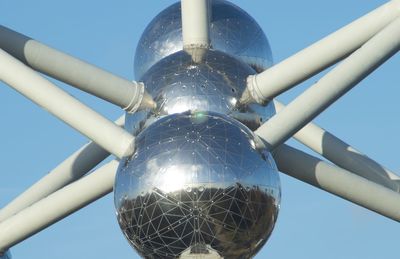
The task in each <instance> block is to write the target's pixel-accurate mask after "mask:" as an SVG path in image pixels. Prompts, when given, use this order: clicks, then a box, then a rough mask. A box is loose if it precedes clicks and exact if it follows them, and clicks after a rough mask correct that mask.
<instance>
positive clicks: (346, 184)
mask: <svg viewBox="0 0 400 259" xmlns="http://www.w3.org/2000/svg"><path fill="white" fill-rule="evenodd" d="M274 158H275V161H276V163H277V165H278V169H279V171H281V172H282V173H285V174H288V175H290V176H292V177H294V178H297V179H299V180H300V181H303V182H306V183H308V184H311V185H313V186H315V187H317V188H320V189H322V190H324V191H327V192H330V193H332V194H334V195H336V196H339V197H341V198H343V199H346V200H348V201H351V202H353V203H355V204H358V205H360V206H362V207H364V208H366V209H369V210H372V211H375V212H376V213H379V214H381V215H383V216H385V217H388V218H391V219H393V220H395V221H399V222H400V194H399V193H397V192H394V191H392V190H390V189H388V188H385V187H383V186H381V185H379V184H376V183H373V182H371V181H368V180H366V179H365V178H363V177H360V176H357V175H355V174H352V173H351V172H349V171H346V170H344V169H342V168H339V167H336V166H334V165H331V164H328V163H326V162H324V161H322V160H320V159H317V158H315V157H313V156H310V155H308V154H306V153H304V152H302V151H300V150H297V149H294V148H291V147H289V146H287V145H281V146H279V147H277V148H276V150H275V151H274Z"/></svg>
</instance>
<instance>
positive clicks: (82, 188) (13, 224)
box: [0, 160, 118, 251]
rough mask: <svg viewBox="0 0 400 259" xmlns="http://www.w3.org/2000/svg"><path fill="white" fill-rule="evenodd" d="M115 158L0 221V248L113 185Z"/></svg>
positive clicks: (107, 190)
mask: <svg viewBox="0 0 400 259" xmlns="http://www.w3.org/2000/svg"><path fill="white" fill-rule="evenodd" d="M117 168H118V162H117V161H115V160H114V161H112V162H110V163H108V164H106V165H104V166H103V167H101V168H99V169H97V170H96V171H95V172H93V173H92V174H90V175H88V176H86V177H84V178H82V179H80V180H78V181H76V182H74V183H72V184H70V185H67V186H66V187H64V188H63V189H61V190H59V191H57V192H55V193H53V194H51V195H50V196H48V197H46V198H44V199H42V200H40V201H39V202H37V203H35V204H33V205H32V206H30V207H28V208H26V209H24V210H22V211H21V212H19V213H17V214H16V215H14V216H12V217H11V218H8V219H7V220H5V221H3V222H1V223H0V251H5V250H6V249H8V248H10V247H11V246H13V245H15V244H17V243H19V242H21V241H23V240H25V239H27V238H28V237H30V236H32V235H34V234H36V233H37V232H39V231H41V230H43V229H45V228H46V227H48V226H50V225H52V224H54V223H55V222H57V221H59V220H61V219H63V218H65V217H67V216H68V215H70V214H72V213H74V212H75V211H77V210H79V209H81V208H83V207H85V206H86V205H88V204H90V203H91V202H93V201H95V200H97V199H99V198H101V197H103V196H104V195H106V194H108V193H110V192H111V191H112V189H113V184H114V178H115V174H116V171H117Z"/></svg>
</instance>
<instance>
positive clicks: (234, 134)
mask: <svg viewBox="0 0 400 259" xmlns="http://www.w3.org/2000/svg"><path fill="white" fill-rule="evenodd" d="M114 194H115V196H114V202H115V206H116V210H117V217H118V222H119V224H120V227H121V229H122V231H123V233H124V234H125V237H126V238H127V239H128V241H129V242H130V244H131V245H132V246H133V247H134V248H135V249H136V250H137V251H138V252H139V253H140V254H141V255H142V256H143V257H145V258H180V257H181V256H182V254H190V255H193V256H194V255H201V254H209V253H213V254H218V255H219V256H221V257H223V258H251V257H252V256H254V255H255V254H256V253H257V252H258V251H259V250H260V249H261V247H262V246H263V245H264V244H265V242H266V241H267V239H268V237H269V235H270V234H271V232H272V230H273V227H274V225H275V221H276V219H277V215H278V211H279V204H280V182H279V176H278V172H277V169H276V165H275V163H274V161H273V159H272V157H271V155H270V154H269V153H268V152H267V151H266V150H265V149H264V148H263V145H262V142H260V140H259V139H258V138H257V137H256V136H255V135H254V134H253V133H252V132H251V131H250V130H249V129H248V128H247V127H246V126H244V125H243V124H241V123H239V122H237V121H236V120H234V119H232V118H230V117H228V116H225V115H222V114H217V113H213V112H209V113H206V112H192V113H191V112H185V113H181V114H174V115H168V116H165V117H163V118H161V119H159V120H157V121H156V122H154V123H152V124H151V125H150V126H148V127H147V128H146V129H144V130H143V131H142V132H141V133H140V134H139V135H138V136H137V138H136V151H135V153H134V154H133V156H132V157H130V158H125V159H123V160H121V162H120V166H119V168H118V172H117V177H116V181H115V188H114ZM196 258H197V257H196Z"/></svg>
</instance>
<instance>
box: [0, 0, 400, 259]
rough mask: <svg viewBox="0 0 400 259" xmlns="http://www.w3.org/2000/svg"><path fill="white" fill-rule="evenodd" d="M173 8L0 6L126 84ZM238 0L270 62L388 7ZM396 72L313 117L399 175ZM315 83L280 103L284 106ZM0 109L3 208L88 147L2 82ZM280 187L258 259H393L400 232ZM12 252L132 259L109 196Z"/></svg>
mask: <svg viewBox="0 0 400 259" xmlns="http://www.w3.org/2000/svg"><path fill="white" fill-rule="evenodd" d="M173 2H174V1H170V0H149V1H134V0H130V1H126V0H124V1H77V0H69V1H50V0H35V1H27V0H25V1H22V0H3V1H0V24H3V25H5V26H8V27H10V28H13V29H15V30H17V31H20V32H22V33H24V34H26V35H29V36H31V37H33V38H35V39H38V40H40V41H42V42H44V43H46V44H49V45H51V46H53V47H55V48H58V49H60V50H63V51H65V52H68V53H71V54H73V55H75V56H77V57H80V58H82V59H84V60H87V61H89V62H91V63H94V64H96V65H98V66H100V67H102V68H105V69H107V70H110V71H112V72H114V73H116V74H118V75H121V76H123V77H126V78H130V79H133V54H134V50H135V47H136V43H137V41H138V39H139V37H140V35H141V33H142V31H143V29H144V27H145V26H146V24H147V23H148V22H149V21H150V20H151V19H152V18H153V17H154V16H155V15H156V14H157V13H158V12H159V11H161V10H162V9H163V8H165V7H166V6H168V5H170V4H172V3H173ZM234 2H235V3H236V4H238V5H239V6H241V7H242V8H243V9H245V10H246V11H248V12H249V13H250V14H251V15H253V16H254V17H255V18H256V20H257V21H258V22H259V23H260V24H261V26H262V28H263V29H264V31H265V32H266V34H267V36H268V38H269V40H270V43H271V45H272V50H273V54H274V60H275V61H276V62H277V61H280V60H282V59H284V58H285V57H288V56H290V55H291V54H293V53H295V52H296V51H298V50H300V49H302V48H304V47H306V46H307V45H309V44H311V43H313V42H314V41H316V40H318V39H320V38H321V37H323V36H325V35H327V34H328V33H330V32H333V31H334V30H336V29H337V28H339V27H341V26H343V25H345V24H347V23H348V22H350V21H352V20H353V19H355V18H357V17H359V16H361V15H362V14H364V13H366V12H368V11H369V10H372V9H374V8H375V7H377V6H379V5H381V4H383V3H384V2H385V1H383V0H369V1H365V0H352V1H345V0H339V1H317V0H303V1H294V0H291V1H287V0H282V1H265V0H254V1H245V0H235V1H234ZM399 67H400V58H399V57H395V58H393V59H392V60H390V61H389V62H388V63H386V64H385V65H384V66H382V67H381V68H380V69H378V71H377V72H375V73H374V74H373V75H372V76H371V77H369V78H368V79H366V80H364V81H363V82H362V83H361V84H360V85H359V86H358V87H357V88H355V89H354V90H352V91H351V92H350V93H349V94H348V95H347V96H346V97H345V98H342V99H341V100H340V101H338V102H337V103H335V104H334V105H333V106H332V107H331V108H329V109H328V110H327V111H326V112H325V113H324V114H322V115H321V116H319V117H318V118H317V120H316V121H317V123H318V124H320V125H321V126H323V127H324V128H326V129H328V130H330V131H331V132H333V133H334V134H336V135H337V136H339V137H341V138H342V139H344V140H345V141H347V142H348V143H350V144H352V145H353V146H355V147H356V148H358V149H360V150H361V151H363V152H364V153H366V154H368V155H369V156H371V157H372V158H374V159H376V160H378V161H380V162H381V163H382V164H384V165H385V166H387V167H388V168H390V169H392V170H394V171H397V172H399V171H400V159H399V158H398V155H399V152H398V146H400V137H399V135H398V132H399V131H400V123H399V114H400V104H399V102H398V99H399V96H400V87H399V85H400V76H399V75H400V73H399V72H398V68H399ZM299 69H301V68H299ZM315 80H316V78H313V79H311V80H309V81H308V82H306V83H305V84H302V85H301V86H300V87H298V88H296V89H294V90H293V91H291V92H290V93H288V94H285V95H284V96H282V98H280V100H282V101H284V102H286V103H287V102H289V101H290V100H291V99H292V98H293V97H295V96H296V95H298V94H299V93H300V92H301V91H302V90H304V89H305V88H306V87H307V86H309V85H310V84H311V83H312V82H314V81H315ZM57 84H58V85H60V86H62V87H65V89H67V90H68V91H70V92H71V93H72V94H73V95H75V96H76V97H77V98H79V99H81V100H82V101H84V102H85V103H87V104H88V105H89V106H91V107H92V108H94V109H96V110H97V111H99V112H101V113H102V114H104V115H105V116H107V117H108V118H110V119H115V118H117V117H118V116H119V115H120V113H121V112H120V110H118V109H117V108H115V107H113V106H112V105H110V104H107V103H105V102H103V101H100V100H97V99H96V98H93V97H90V96H88V95H86V94H82V93H80V92H78V91H76V90H71V88H69V87H66V86H65V85H63V84H61V83H58V82H57ZM0 107H1V109H0V118H1V122H0V146H1V151H0V152H1V153H0V154H1V155H0V165H1V166H2V167H1V170H0V207H1V206H4V205H5V204H6V203H7V202H8V201H9V200H11V199H12V198H13V197H15V196H16V195H17V194H18V193H20V192H22V191H23V190H24V189H25V188H27V187H28V186H30V185H31V184H32V183H34V182H35V181H36V180H38V179H39V178H40V177H42V176H43V175H44V174H45V173H46V172H48V171H49V170H51V169H52V168H54V167H55V166H56V165H57V164H58V163H59V162H61V161H62V160H63V159H64V158H65V157H67V156H68V155H69V154H71V153H72V152H73V151H75V150H76V149H77V148H79V147H80V146H81V145H82V144H84V143H85V142H86V139H85V138H84V137H82V136H80V135H79V134H78V133H77V132H75V131H74V130H72V129H70V128H69V127H68V126H66V125H64V124H63V123H62V122H59V121H58V120H57V119H55V118H54V117H52V116H51V115H49V114H48V113H47V112H45V111H43V110H41V109H40V108H39V107H37V106H36V105H34V104H32V103H31V102H30V101H28V100H26V99H24V98H23V97H22V96H20V95H18V94H17V93H16V92H14V91H12V90H10V89H9V88H7V87H6V86H4V85H3V84H0ZM292 144H294V145H296V146H299V145H297V144H296V143H294V142H292ZM299 147H300V146H299ZM281 179H282V206H281V212H280V215H279V219H278V222H277V226H276V229H275V231H274V233H273V234H272V237H271V238H270V240H269V242H268V243H267V245H266V246H265V247H264V248H263V250H262V251H261V252H260V253H259V254H258V256H257V258H304V259H306V258H307V259H312V258H325V259H338V258H339V259H357V258H363V259H367V258H368V259H377V258H397V257H398V254H399V249H398V245H399V241H400V240H399V233H400V224H398V223H396V222H394V221H391V220H389V219H386V218H384V217H382V216H379V215H376V214H374V213H372V212H369V211H367V210H365V209H362V208H360V207H358V206H356V205H353V204H351V203H349V202H347V201H344V200H342V199H340V198H337V197H334V196H332V195H330V194H327V193H325V192H323V191H320V190H317V189H315V188H313V187H311V186H308V185H306V184H304V183H302V182H299V181H297V180H294V179H292V178H289V177H287V176H285V175H281ZM27 220H29V219H27ZM12 253H13V255H14V258H15V259H21V258H23V259H25V258H40V259H47V258H48V259H53V258H58V259H70V258H76V259H80V258H82V259H92V258H93V259H94V258H121V259H123V258H126V259H127V258H138V257H137V255H136V254H135V252H134V251H133V250H132V249H131V248H130V247H129V245H128V243H127V242H126V241H125V239H124V237H123V236H122V234H121V232H120V230H119V227H118V225H117V222H116V219H115V215H114V205H113V202H112V195H109V196H107V197H106V198H104V199H102V200H100V201H98V202H96V203H94V204H92V205H90V206H88V207H86V208H85V209H83V210H81V211H80V212H78V213H76V214H74V215H73V216H71V217H69V218H67V219H65V220H63V221H61V222H59V223H57V224H55V225H53V226H52V227H50V228H49V229H47V230H45V231H42V232H41V233H39V234H37V235H35V236H34V237H32V238H30V239H29V240H27V241H25V242H23V243H21V244H19V245H17V246H15V247H14V248H13V249H12Z"/></svg>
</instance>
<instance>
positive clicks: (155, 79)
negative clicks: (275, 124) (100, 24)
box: [125, 49, 275, 135]
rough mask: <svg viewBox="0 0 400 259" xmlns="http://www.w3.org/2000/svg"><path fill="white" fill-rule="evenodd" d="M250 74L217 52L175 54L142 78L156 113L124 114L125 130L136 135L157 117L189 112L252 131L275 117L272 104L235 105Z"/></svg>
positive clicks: (230, 57) (238, 62) (161, 61)
mask: <svg viewBox="0 0 400 259" xmlns="http://www.w3.org/2000/svg"><path fill="white" fill-rule="evenodd" d="M254 73H255V71H254V70H253V69H252V68H251V67H250V66H249V65H247V64H246V63H244V62H242V61H240V60H238V59H236V58H234V57H232V56H230V55H227V54H225V53H223V52H220V51H217V50H206V49H199V50H198V51H197V52H195V53H190V54H189V53H187V52H186V51H183V50H182V51H178V52H176V53H174V54H172V55H170V56H168V57H166V58H164V59H162V60H160V61H159V62H158V63H157V64H155V65H154V66H152V67H151V68H150V69H149V71H147V73H145V74H144V76H143V77H142V81H143V82H144V84H145V85H146V90H147V91H148V93H149V94H150V95H151V96H152V97H153V99H154V100H155V101H156V102H157V110H156V111H141V112H137V113H135V114H127V116H126V123H125V127H126V129H127V130H128V131H129V132H131V133H133V134H134V135H137V134H138V133H139V132H140V131H141V130H142V129H143V128H144V127H146V126H147V124H149V122H152V121H153V120H154V119H155V118H157V116H164V115H169V114H174V113H181V112H185V111H189V110H191V111H212V112H218V113H222V114H226V115H229V116H231V117H233V118H235V119H237V120H239V121H241V122H242V123H244V124H245V125H246V126H248V127H249V128H250V129H253V130H254V129H256V128H258V127H259V126H260V124H261V123H262V122H264V121H266V120H268V119H269V118H270V117H272V116H273V115H274V114H275V108H274V106H273V104H272V103H270V104H268V105H267V106H265V107H264V106H261V105H258V104H251V105H249V106H242V105H241V104H239V102H238V100H239V98H240V97H241V95H242V93H243V91H244V89H245V88H246V78H247V77H248V76H249V75H251V74H254Z"/></svg>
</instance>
